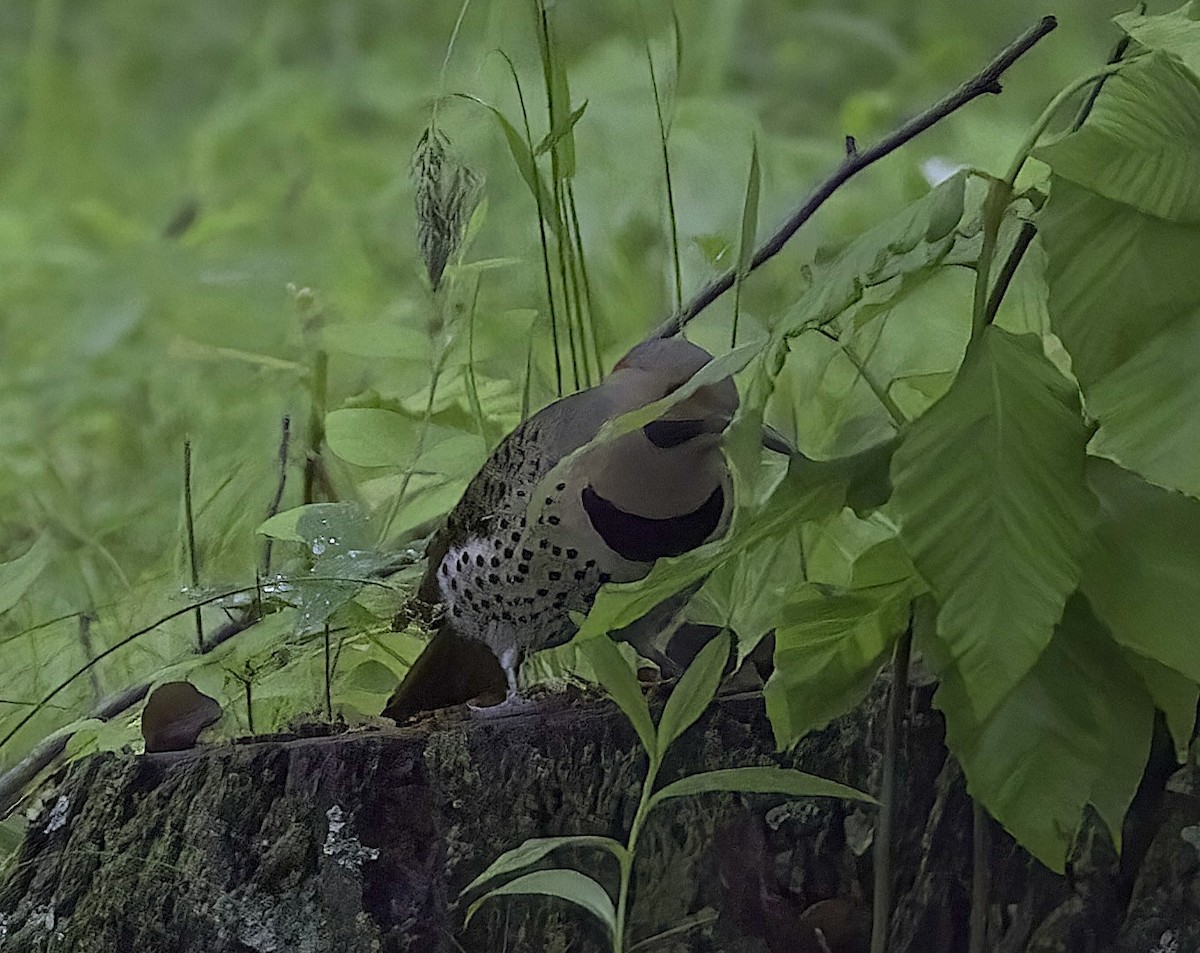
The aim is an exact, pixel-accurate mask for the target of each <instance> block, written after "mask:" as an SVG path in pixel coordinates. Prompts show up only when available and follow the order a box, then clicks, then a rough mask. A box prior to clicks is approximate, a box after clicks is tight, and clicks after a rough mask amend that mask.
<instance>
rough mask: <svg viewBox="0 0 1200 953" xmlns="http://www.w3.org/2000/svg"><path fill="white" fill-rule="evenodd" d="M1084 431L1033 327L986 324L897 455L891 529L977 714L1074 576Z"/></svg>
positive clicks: (1020, 659) (1041, 636) (1033, 647)
mask: <svg viewBox="0 0 1200 953" xmlns="http://www.w3.org/2000/svg"><path fill="white" fill-rule="evenodd" d="M1086 442H1087V430H1086V428H1085V427H1084V424H1083V421H1082V419H1081V417H1080V409H1079V401H1078V397H1077V395H1076V392H1075V389H1074V388H1073V387H1071V386H1070V385H1069V384H1068V382H1067V381H1066V379H1064V378H1063V377H1062V375H1061V374H1059V372H1058V371H1057V370H1056V369H1055V368H1054V367H1053V365H1051V364H1050V362H1049V361H1048V360H1047V359H1046V357H1045V356H1044V354H1043V352H1042V344H1041V341H1040V339H1038V338H1036V337H1034V336H1032V335H1020V336H1015V335H1012V334H1009V333H1008V332H1006V331H1002V330H1000V329H999V328H996V327H994V326H993V327H988V328H987V329H986V330H985V332H984V333H983V335H982V336H981V337H980V338H979V339H978V340H977V341H976V342H975V343H974V344H972V346H971V348H970V350H969V351H968V354H967V358H966V360H965V361H964V362H963V367H962V370H961V371H960V372H959V376H958V379H957V380H956V381H955V382H954V386H953V387H951V388H950V391H949V392H948V393H947V394H946V396H945V397H943V398H942V399H941V400H940V401H939V402H938V403H937V404H935V405H934V406H933V408H932V409H931V410H930V411H929V412H928V413H926V414H925V416H923V417H922V418H921V419H920V420H918V421H917V422H916V423H915V424H914V425H913V426H912V427H911V429H910V430H909V432H908V434H907V435H906V437H905V440H904V442H903V444H901V446H900V449H899V450H897V451H896V455H895V457H894V458H893V460H892V481H893V483H894V484H895V492H894V494H893V497H892V504H893V509H894V513H895V516H896V518H897V521H898V522H899V524H900V537H901V539H902V540H903V542H904V545H905V548H906V549H907V550H908V552H909V555H910V556H911V557H912V559H913V562H914V563H915V565H916V567H917V569H918V571H919V572H920V573H921V575H922V576H923V577H924V579H925V581H926V582H927V583H928V584H929V587H930V589H931V590H932V592H933V595H934V597H935V598H936V600H937V602H938V605H939V607H940V610H939V613H938V624H937V629H938V634H939V636H940V638H941V639H942V640H943V641H944V642H945V644H946V646H947V648H948V650H949V652H950V654H951V655H952V656H953V658H954V664H955V665H956V666H957V668H958V670H959V672H960V674H961V676H962V678H963V681H964V682H965V685H966V690H967V692H968V696H969V699H970V703H971V704H972V705H973V706H974V710H975V712H976V715H977V717H980V718H982V717H984V716H986V715H987V714H988V713H989V712H990V711H992V709H994V708H995V707H996V705H997V704H999V702H1000V700H1001V699H1002V698H1003V697H1004V696H1005V695H1006V694H1007V693H1008V692H1009V691H1010V690H1011V689H1012V688H1013V687H1014V686H1015V685H1016V684H1017V682H1019V681H1020V680H1021V679H1022V678H1023V677H1024V675H1025V673H1026V672H1028V671H1029V669H1030V668H1032V666H1033V664H1034V662H1036V661H1037V658H1038V656H1039V655H1040V654H1041V653H1042V651H1043V650H1044V649H1045V647H1046V645H1047V644H1048V643H1049V641H1050V637H1051V634H1052V633H1053V630H1054V625H1055V623H1056V622H1057V621H1058V619H1059V616H1060V615H1061V614H1062V607H1063V604H1064V603H1065V602H1066V599H1067V596H1069V595H1070V594H1071V592H1072V591H1073V590H1074V589H1075V587H1076V585H1077V584H1078V582H1079V576H1080V572H1081V566H1080V561H1081V559H1082V556H1083V550H1084V543H1085V532H1086V524H1087V522H1088V520H1089V519H1090V516H1091V512H1092V509H1093V500H1092V497H1091V494H1090V492H1089V491H1088V489H1087V487H1086V485H1085V483H1084V478H1083V465H1084V458H1085V454H1084V447H1085V444H1086Z"/></svg>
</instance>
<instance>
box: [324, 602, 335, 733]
mask: <svg viewBox="0 0 1200 953" xmlns="http://www.w3.org/2000/svg"><path fill="white" fill-rule="evenodd" d="M332 678H333V666H332V664H331V659H330V655H329V623H328V622H326V623H325V717H326V718H328V719H329V720H330V721H333V692H332V691H331V690H330V685H329V683H330V681H331V680H332Z"/></svg>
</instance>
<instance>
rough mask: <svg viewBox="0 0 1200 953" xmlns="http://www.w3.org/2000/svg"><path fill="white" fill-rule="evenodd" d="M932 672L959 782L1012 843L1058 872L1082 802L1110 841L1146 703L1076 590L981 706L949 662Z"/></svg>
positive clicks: (1129, 795)
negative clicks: (1006, 683) (1035, 652)
mask: <svg viewBox="0 0 1200 953" xmlns="http://www.w3.org/2000/svg"><path fill="white" fill-rule="evenodd" d="M930 657H931V659H936V657H937V653H933V654H932V655H931V656H930ZM937 674H938V675H939V676H940V677H941V679H942V685H941V687H940V688H939V689H938V693H937V696H936V698H935V703H936V704H937V706H938V707H939V708H940V709H941V710H942V711H943V712H944V713H945V715H946V741H947V744H948V745H949V747H950V750H951V751H953V752H954V754H955V756H956V757H957V758H958V759H959V761H960V762H962V766H963V770H964V772H965V773H966V776H967V786H968V790H969V791H970V793H971V796H972V797H974V798H976V799H977V800H979V801H980V802H981V803H982V804H983V805H984V806H985V807H987V809H988V811H989V812H990V813H991V814H992V816H994V817H995V818H996V819H997V820H998V821H1000V823H1002V824H1003V825H1004V826H1005V827H1006V828H1008V830H1010V831H1012V833H1013V835H1014V836H1015V837H1016V838H1017V840H1018V842H1020V844H1021V846H1022V847H1024V848H1025V849H1026V850H1028V851H1029V852H1030V853H1031V854H1033V855H1034V857H1036V858H1037V859H1038V860H1040V861H1041V862H1042V863H1044V864H1045V865H1046V866H1048V867H1050V868H1051V869H1052V870H1054V871H1057V872H1059V873H1061V872H1062V871H1063V869H1064V865H1065V861H1066V859H1067V855H1068V852H1069V851H1070V848H1071V844H1072V842H1073V840H1074V837H1075V832H1076V831H1077V830H1078V829H1079V824H1080V821H1081V819H1082V816H1083V809H1084V806H1085V805H1086V804H1089V803H1090V804H1092V805H1094V806H1095V808H1096V810H1097V811H1098V812H1099V814H1100V816H1101V817H1102V818H1103V819H1104V822H1105V824H1106V825H1107V826H1108V829H1109V832H1110V833H1111V834H1112V836H1113V839H1114V840H1115V841H1116V842H1117V844H1118V845H1119V844H1120V838H1121V824H1122V821H1123V819H1124V816H1125V811H1126V810H1127V809H1128V807H1129V803H1130V801H1131V800H1132V799H1133V795H1134V793H1135V791H1136V790H1137V786H1138V783H1139V782H1140V780H1141V777H1142V772H1143V770H1144V768H1145V765H1146V759H1147V757H1148V756H1149V752H1150V736H1151V731H1152V728H1153V724H1154V704H1153V702H1152V701H1151V700H1150V697H1149V696H1148V695H1147V694H1146V692H1145V690H1144V689H1143V688H1142V685H1141V681H1140V679H1139V678H1138V675H1137V673H1135V672H1134V671H1133V670H1132V669H1131V668H1130V667H1129V666H1128V665H1127V664H1126V662H1125V659H1124V656H1123V654H1122V652H1121V650H1120V649H1119V648H1118V647H1117V646H1116V645H1115V644H1114V643H1113V642H1112V640H1111V639H1110V638H1109V637H1108V634H1107V633H1106V632H1105V631H1104V627H1103V626H1102V625H1100V624H1098V623H1097V622H1096V620H1095V618H1094V617H1093V616H1092V613H1091V611H1090V610H1089V607H1088V605H1087V601H1086V600H1085V599H1083V598H1081V597H1075V598H1073V599H1071V600H1070V601H1069V602H1068V604H1067V608H1066V611H1065V613H1064V615H1063V621H1062V623H1061V624H1060V625H1059V627H1058V628H1057V630H1056V631H1055V633H1054V636H1053V638H1052V639H1051V640H1050V644H1049V645H1048V646H1047V647H1046V650H1045V651H1044V652H1043V653H1042V655H1041V657H1040V658H1039V659H1038V660H1037V662H1036V663H1035V664H1034V666H1033V668H1032V669H1031V670H1030V671H1029V673H1028V674H1027V675H1026V677H1025V678H1024V679H1023V680H1022V681H1021V683H1020V684H1019V685H1018V686H1017V687H1016V688H1015V689H1014V690H1013V691H1012V692H1010V693H1009V694H1008V696H1007V697H1005V698H1004V699H1003V700H1002V701H1001V702H1000V704H999V705H997V706H996V707H995V708H994V709H993V710H992V711H991V712H990V713H989V714H988V715H986V716H984V717H982V718H980V717H979V716H978V715H977V712H976V707H975V706H974V705H973V704H972V702H971V699H970V698H969V697H968V694H967V693H968V689H967V687H966V686H965V685H964V683H963V681H962V679H961V678H960V677H959V673H958V671H957V670H956V669H955V668H954V667H951V668H950V669H948V670H945V669H943V670H942V671H938V673H937Z"/></svg>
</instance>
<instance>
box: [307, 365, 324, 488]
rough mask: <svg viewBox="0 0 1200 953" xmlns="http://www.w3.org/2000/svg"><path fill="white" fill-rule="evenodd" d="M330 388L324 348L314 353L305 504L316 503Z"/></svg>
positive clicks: (309, 406)
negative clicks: (326, 403)
mask: <svg viewBox="0 0 1200 953" xmlns="http://www.w3.org/2000/svg"><path fill="white" fill-rule="evenodd" d="M328 388H329V354H328V352H326V351H325V350H324V348H317V349H316V350H315V351H314V352H313V363H312V372H311V383H310V385H309V405H308V451H307V453H306V454H305V457H304V498H303V502H304V503H306V504H308V503H313V502H316V485H317V480H318V478H319V470H320V468H321V447H322V446H323V445H324V443H325V400H326V395H327V391H328Z"/></svg>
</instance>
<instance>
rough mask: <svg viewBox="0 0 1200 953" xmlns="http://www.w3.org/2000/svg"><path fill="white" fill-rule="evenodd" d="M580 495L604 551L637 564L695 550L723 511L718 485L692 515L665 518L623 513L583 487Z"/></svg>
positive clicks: (713, 528)
mask: <svg viewBox="0 0 1200 953" xmlns="http://www.w3.org/2000/svg"><path fill="white" fill-rule="evenodd" d="M582 496H583V509H584V512H586V513H587V516H588V520H590V521H591V524H592V528H593V529H595V530H596V532H597V533H599V534H600V538H601V539H603V540H604V542H605V544H606V545H607V546H608V548H609V549H611V550H612V551H613V552H615V553H617V555H619V556H621V557H623V558H624V559H628V560H631V561H633V562H641V563H648V562H653V561H654V560H656V559H658V558H659V557H660V556H678V555H680V554H681V553H686V552H688V551H689V550H692V549H695V548H696V547H697V546H699V545H700V544H701V543H703V542H704V541H705V540H706V539H708V537H709V536H711V535H712V534H713V532H714V531H715V530H716V528H717V525H718V524H719V523H720V522H721V513H722V512H723V511H724V509H725V491H724V490H722V489H721V487H719V486H718V487H717V488H716V489H715V490H713V491H712V493H711V494H709V497H708V499H707V500H705V501H704V502H703V503H701V504H700V506H698V507H697V508H696V509H694V510H693V511H692V512H690V513H684V514H683V515H681V516H672V517H668V518H667V519H651V518H649V517H646V516H638V515H637V514H636V513H627V512H625V511H624V510H622V509H621V508H620V507H618V506H616V505H615V504H614V503H611V502H610V501H608V500H606V499H605V498H604V497H602V496H601V495H600V494H599V493H597V492H596V491H595V490H593V489H592V488H591V487H590V486H587V487H584V488H583V493H582ZM602 575H603V574H602ZM601 581H604V580H603V578H602V580H601Z"/></svg>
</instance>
